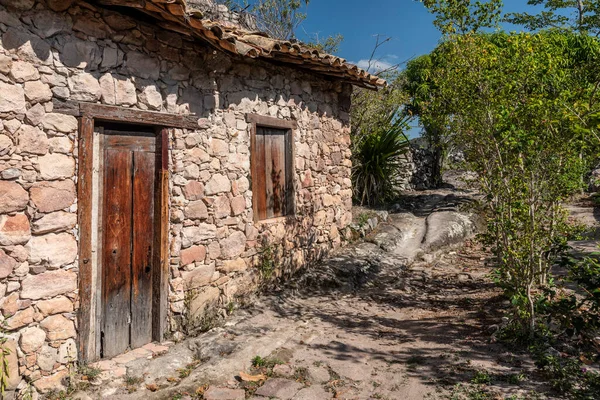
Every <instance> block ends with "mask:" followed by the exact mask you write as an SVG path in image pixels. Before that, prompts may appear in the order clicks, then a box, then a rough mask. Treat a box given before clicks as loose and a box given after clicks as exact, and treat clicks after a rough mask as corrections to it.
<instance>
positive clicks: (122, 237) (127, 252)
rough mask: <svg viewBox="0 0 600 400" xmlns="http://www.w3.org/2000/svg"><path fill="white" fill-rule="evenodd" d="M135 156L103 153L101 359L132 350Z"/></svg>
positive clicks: (111, 152) (122, 152) (120, 151)
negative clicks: (133, 177)
mask: <svg viewBox="0 0 600 400" xmlns="http://www.w3.org/2000/svg"><path fill="white" fill-rule="evenodd" d="M131 170H132V153H131V152H130V151H126V150H115V149H107V150H105V152H104V205H103V213H102V214H103V246H102V253H103V257H102V260H103V262H102V268H103V274H102V305H103V307H102V309H103V310H102V311H103V328H102V333H103V340H102V357H104V358H110V357H114V356H116V355H118V354H121V353H123V352H124V351H125V350H127V348H128V347H129V336H130V335H129V320H130V315H131V215H132V192H131V189H132V188H131Z"/></svg>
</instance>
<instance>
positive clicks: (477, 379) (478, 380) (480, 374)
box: [471, 371, 492, 385]
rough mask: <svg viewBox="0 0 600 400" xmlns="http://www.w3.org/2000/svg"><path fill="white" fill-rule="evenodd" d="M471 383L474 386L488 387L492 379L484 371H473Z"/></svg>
mask: <svg viewBox="0 0 600 400" xmlns="http://www.w3.org/2000/svg"><path fill="white" fill-rule="evenodd" d="M471 382H472V383H474V384H476V385H489V384H490V383H491V382H492V378H491V377H490V375H489V374H488V373H487V372H485V371H475V376H474V377H473V379H471Z"/></svg>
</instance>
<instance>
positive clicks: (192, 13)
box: [98, 0, 386, 89]
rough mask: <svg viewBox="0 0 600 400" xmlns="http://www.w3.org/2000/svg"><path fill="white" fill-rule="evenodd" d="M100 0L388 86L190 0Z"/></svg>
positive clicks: (235, 49)
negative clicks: (219, 17)
mask: <svg viewBox="0 0 600 400" xmlns="http://www.w3.org/2000/svg"><path fill="white" fill-rule="evenodd" d="M98 3H100V4H105V5H111V6H121V7H132V8H135V9H137V10H139V11H143V12H145V13H146V14H149V15H151V16H153V17H154V18H156V19H157V20H158V25H159V26H161V27H162V28H164V29H168V30H172V31H176V32H179V33H182V34H185V35H188V36H193V37H198V38H200V39H203V40H204V41H206V42H208V43H210V44H212V45H213V46H215V47H217V48H219V49H221V50H224V51H225V52H227V53H232V54H239V55H241V56H244V57H250V58H260V59H265V60H273V61H278V62H281V63H285V64H291V65H294V66H296V67H298V68H302V69H307V70H310V71H314V72H315V73H318V74H322V75H327V76H332V77H335V78H339V79H342V80H344V81H346V82H349V83H352V84H354V85H357V86H362V87H366V88H369V89H377V88H379V87H384V86H385V85H386V81H385V80H384V79H381V78H379V77H377V76H375V75H372V74H370V73H368V72H367V71H365V70H363V69H361V68H358V67H357V66H356V65H353V64H350V63H348V62H347V61H346V60H345V59H343V58H340V57H336V56H333V55H330V54H326V53H322V52H319V51H317V50H316V49H314V48H311V47H308V46H306V45H303V44H301V43H298V42H290V41H287V40H278V39H273V38H271V37H269V36H268V35H267V34H265V33H262V32H252V31H248V30H246V29H243V28H241V27H239V26H236V25H234V24H232V23H227V22H223V21H211V20H208V19H203V13H202V12H201V11H200V10H197V9H195V8H194V7H192V5H191V4H186V0H98Z"/></svg>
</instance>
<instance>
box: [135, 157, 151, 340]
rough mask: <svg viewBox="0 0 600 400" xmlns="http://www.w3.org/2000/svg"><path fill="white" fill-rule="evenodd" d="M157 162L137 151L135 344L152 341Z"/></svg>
mask: <svg viewBox="0 0 600 400" xmlns="http://www.w3.org/2000/svg"><path fill="white" fill-rule="evenodd" d="M155 162H156V157H155V154H154V153H150V152H141V151H135V152H133V253H132V261H131V276H132V278H131V347H132V348H137V347H141V346H143V345H145V344H147V343H150V342H151V341H152V269H153V268H154V266H153V260H152V256H153V247H154V243H153V242H154V181H155V179H154V176H155V169H154V167H155Z"/></svg>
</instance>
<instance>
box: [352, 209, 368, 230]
mask: <svg viewBox="0 0 600 400" xmlns="http://www.w3.org/2000/svg"><path fill="white" fill-rule="evenodd" d="M369 218H371V216H370V215H369V213H366V212H362V213H360V214H359V215H358V221H356V222H357V224H358V226H360V227H361V228H362V227H363V226H365V225H366V224H367V221H368V220H369Z"/></svg>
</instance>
